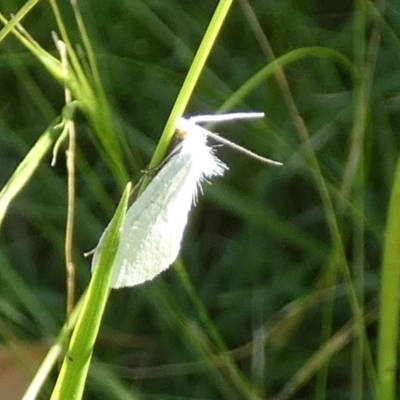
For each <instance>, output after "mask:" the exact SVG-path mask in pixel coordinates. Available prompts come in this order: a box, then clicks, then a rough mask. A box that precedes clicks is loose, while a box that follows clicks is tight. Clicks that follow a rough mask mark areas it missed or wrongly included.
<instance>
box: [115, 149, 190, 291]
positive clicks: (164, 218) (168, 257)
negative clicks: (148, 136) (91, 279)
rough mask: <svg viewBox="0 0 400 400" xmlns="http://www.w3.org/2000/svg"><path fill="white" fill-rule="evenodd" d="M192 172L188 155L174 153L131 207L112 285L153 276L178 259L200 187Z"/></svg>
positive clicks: (116, 286) (123, 284)
mask: <svg viewBox="0 0 400 400" xmlns="http://www.w3.org/2000/svg"><path fill="white" fill-rule="evenodd" d="M192 175H193V171H192V168H191V163H190V160H187V156H186V155H185V156H184V155H181V154H178V155H176V156H174V157H173V158H172V159H171V160H170V161H169V162H168V163H167V164H166V165H165V166H164V167H163V168H162V169H161V170H160V172H159V173H158V174H157V175H156V176H155V178H154V179H153V180H152V181H151V182H150V184H149V186H148V187H147V188H146V190H145V191H144V192H143V194H142V195H141V196H140V197H139V198H138V200H137V201H136V202H135V203H134V204H133V205H132V206H131V208H130V209H129V210H128V212H127V215H126V219H125V222H124V224H123V226H122V229H121V236H120V244H119V247H118V250H117V254H116V256H115V260H114V267H113V275H112V281H111V287H112V288H121V287H125V286H135V285H138V284H140V283H143V282H145V281H147V280H151V279H153V278H154V277H156V276H157V275H159V274H160V273H161V272H162V271H164V270H166V269H167V268H168V267H169V266H170V265H171V264H172V263H173V262H174V261H175V259H176V257H177V256H178V253H179V250H180V246H181V241H182V236H183V231H184V229H185V226H186V223H187V219H188V213H189V211H190V208H191V206H192V201H193V196H194V193H195V191H196V185H197V180H196V177H192ZM193 179H195V180H194V181H193Z"/></svg>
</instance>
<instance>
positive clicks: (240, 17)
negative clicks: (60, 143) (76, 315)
mask: <svg viewBox="0 0 400 400" xmlns="http://www.w3.org/2000/svg"><path fill="white" fill-rule="evenodd" d="M81 3H82V4H81ZM239 3H240V4H239ZM0 4H1V5H0V12H1V14H2V15H3V16H4V17H3V19H2V21H4V18H7V19H10V18H9V15H10V13H14V14H15V17H13V21H14V22H17V21H21V18H22V15H23V14H24V13H25V12H27V14H26V15H25V16H24V18H23V20H22V23H23V26H24V28H25V29H26V30H27V31H28V32H29V33H30V35H31V36H32V37H33V38H34V39H35V41H36V42H37V43H38V44H40V47H38V46H34V48H31V49H30V50H29V49H27V48H26V47H24V46H22V44H21V43H22V42H21V38H20V39H18V37H15V35H14V34H13V33H10V32H11V31H10V30H9V29H11V28H10V27H11V25H7V28H3V29H2V31H1V32H0V60H1V63H0V82H1V84H0V132H1V134H0V141H1V142H0V186H1V188H2V191H1V193H2V194H3V193H4V191H6V190H8V189H7V188H10V187H11V188H12V190H11V191H10V192H8V193H11V194H12V196H11V197H9V198H7V199H6V200H7V202H6V203H7V208H4V209H3V208H2V209H1V210H3V211H4V212H5V214H4V219H3V221H2V226H1V231H0V233H1V234H0V257H1V269H0V285H1V289H0V293H1V302H0V313H1V314H0V315H1V319H2V323H3V325H4V324H6V325H7V327H8V330H11V332H13V334H14V335H15V338H16V339H19V340H21V339H22V340H26V341H31V340H36V339H41V340H44V341H47V340H50V341H53V340H54V338H55V337H56V336H57V334H58V331H59V329H61V326H62V324H63V323H64V321H65V306H64V303H65V299H66V293H65V278H64V277H65V268H64V248H63V246H64V231H65V218H66V204H67V201H66V199H67V191H66V179H67V172H66V169H65V166H64V164H65V159H64V156H63V153H64V151H65V147H62V149H61V150H60V152H59V156H58V162H57V165H56V167H55V168H51V167H50V165H49V164H50V160H51V148H50V146H49V144H48V142H46V143H47V144H46V147H42V146H39V147H38V145H37V143H41V142H40V140H43V139H40V138H41V137H42V138H45V137H46V136H45V135H47V134H48V132H49V131H48V128H49V126H53V125H54V123H53V122H54V121H55V120H56V119H57V121H60V119H61V118H62V116H63V114H62V110H63V107H64V96H63V91H64V89H63V85H62V83H63V81H62V78H61V77H62V74H61V72H60V71H61V65H60V63H59V61H58V60H57V59H58V53H57V51H56V48H55V45H54V43H53V41H52V39H51V31H52V30H56V31H57V33H58V35H59V36H60V38H62V39H63V40H64V41H66V42H67V43H69V51H71V52H72V54H74V57H75V58H74V59H72V60H71V65H72V71H71V80H73V83H72V84H71V85H70V87H71V90H72V92H73V96H74V98H75V99H77V100H79V101H80V107H81V108H80V109H81V111H80V112H78V113H77V114H76V116H75V118H74V120H75V123H76V129H77V153H76V171H77V198H76V207H75V221H76V222H75V229H74V248H73V256H74V262H75V264H76V269H77V290H78V293H79V294H81V293H82V292H83V291H84V290H85V288H86V287H87V285H88V282H89V278H90V276H89V264H90V262H89V261H88V260H87V259H85V258H83V257H82V254H83V252H85V251H88V250H90V249H91V248H93V247H94V246H95V244H96V243H97V240H98V238H99V236H100V234H101V232H102V230H103V229H104V227H105V226H106V224H107V223H108V221H109V220H110V218H111V216H112V213H113V211H114V209H115V205H116V204H117V202H118V199H119V198H120V195H121V191H122V188H123V186H124V184H125V183H126V181H127V180H128V179H129V180H132V181H133V182H137V181H138V180H139V178H140V176H141V170H142V169H144V168H146V166H147V165H148V164H149V162H150V160H151V157H152V155H153V152H154V150H155V147H156V144H157V142H158V140H159V138H160V135H161V132H162V129H163V127H164V125H165V123H166V121H167V119H168V116H169V115H170V112H171V108H172V105H173V103H174V101H175V99H176V96H177V94H178V92H179V90H180V88H181V86H182V83H183V81H184V79H185V77H186V73H187V70H188V67H189V65H190V63H191V61H192V58H193V55H194V54H195V53H196V51H197V48H198V45H199V43H200V41H201V39H202V37H203V35H204V32H205V30H206V28H207V25H208V23H209V20H210V18H211V16H212V14H213V11H214V9H215V6H216V4H215V2H211V1H206V2H198V3H196V2H157V1H146V2H141V1H136V2H124V1H117V2H112V3H110V2H93V1H86V2H80V3H79V5H80V8H81V12H82V16H83V22H84V25H85V27H86V28H85V29H87V32H86V31H85V30H84V29H83V27H82V24H81V25H80V26H78V25H77V23H76V16H74V13H73V11H72V10H71V8H70V7H69V5H68V3H60V5H59V6H60V7H61V11H60V14H59V17H60V18H61V17H62V19H63V20H64V24H65V27H66V28H65V32H62V31H59V28H57V23H56V20H55V18H54V15H55V13H54V10H55V8H54V5H55V4H56V3H54V2H51V3H47V2H39V3H37V4H36V2H28V3H26V6H25V8H24V10H23V12H21V13H18V10H19V7H20V5H18V4H17V3H16V2H12V1H7V2H6V1H2V2H1V3H0ZM49 4H53V8H51V7H50V6H49ZM355 5H356V7H355V8H354V9H353V7H352V5H351V4H349V3H348V2H344V1H339V2H335V3H326V2H325V3H321V2H318V1H316V0H311V1H309V2H291V1H288V0H285V1H278V0H273V1H268V2H265V1H258V0H256V1H253V2H251V3H247V2H246V1H245V0H242V1H240V2H238V3H234V4H233V6H232V7H231V10H230V12H229V15H228V19H227V20H226V22H225V24H224V26H223V27H222V31H221V34H220V36H219V38H218V41H217V43H216V46H215V47H214V48H213V51H212V53H211V58H210V59H209V61H208V62H207V65H206V68H205V69H204V70H203V72H202V75H201V77H200V82H199V83H198V85H197V86H196V88H195V91H194V95H193V96H192V97H191V99H190V103H189V107H188V108H187V110H186V113H187V114H190V113H203V112H204V113H206V112H207V113H209V112H214V111H216V110H219V109H230V108H233V109H240V110H242V109H243V110H259V111H265V112H266V114H267V118H266V120H265V121H258V122H255V123H251V124H235V126H233V125H226V126H225V125H224V126H218V129H219V131H220V132H221V133H222V134H224V135H229V136H230V138H232V139H233V140H234V141H236V142H240V143H241V144H243V145H245V146H247V147H249V148H250V149H252V150H256V151H257V152H258V153H260V154H262V155H266V156H268V157H273V158H275V159H278V160H280V161H284V162H285V166H284V167H283V168H281V169H275V168H268V167H267V168H266V167H265V166H263V165H258V164H257V163H254V161H252V160H248V159H246V158H243V157H242V156H240V155H237V154H234V153H232V152H231V151H229V150H227V149H219V150H218V153H219V155H220V157H221V158H222V159H223V160H224V161H225V162H227V163H228V164H229V165H230V171H229V173H228V174H227V175H226V177H225V178H224V179H221V180H216V181H215V182H213V185H212V186H209V185H207V187H205V195H204V196H203V197H202V198H201V199H200V201H199V203H198V205H197V207H196V208H195V210H194V211H193V212H192V215H191V218H190V223H189V226H188V229H187V231H186V235H185V239H184V243H183V249H182V252H181V256H182V257H181V260H180V261H179V262H177V265H176V266H175V267H174V268H171V270H170V271H168V272H166V273H164V274H162V275H161V276H160V277H159V278H157V279H156V280H155V281H154V282H151V283H147V284H145V285H143V286H141V287H138V288H133V289H126V290H120V291H114V292H112V294H111V296H110V299H109V301H108V305H107V309H106V314H105V317H104V320H103V324H102V327H101V331H100V337H99V338H98V342H97V344H96V346H95V357H94V361H93V364H92V368H91V374H90V376H89V381H88V385H87V389H86V394H85V398H93V399H95V398H121V399H122V398H128V397H127V396H128V393H131V397H132V398H149V399H150V398H162V399H167V398H171V399H172V398H207V399H214V398H215V399H220V398H229V399H231V398H274V399H286V398H295V399H302V398H304V399H306V398H316V399H329V398H343V399H346V398H349V399H374V398H379V399H382V398H384V399H385V400H386V398H388V399H389V398H390V397H382V396H383V394H382V393H386V394H385V396H392V397H391V398H397V397H398V396H400V394H399V393H396V392H395V391H394V390H395V386H394V385H393V378H394V377H395V376H396V375H395V373H396V365H395V364H393V363H394V362H395V361H396V357H395V356H396V354H395V351H396V348H398V344H397V338H398V327H397V325H398V324H396V323H395V324H391V325H390V324H387V323H386V322H385V321H394V320H393V318H395V316H396V312H397V311H396V310H397V307H398V301H399V300H398V298H397V297H398V290H397V289H398V284H399V282H398V276H397V275H396V273H397V272H398V271H399V268H400V266H399V260H398V258H397V257H396V256H393V254H394V255H395V254H396V250H397V248H396V244H397V243H399V240H400V238H397V234H398V233H397V230H396V227H398V226H399V224H400V222H399V221H397V220H396V219H397V217H396V215H397V214H396V211H395V210H396V209H397V207H398V206H397V203H398V200H397V196H396V195H395V194H393V195H392V203H391V209H392V210H394V211H392V214H391V215H393V217H391V219H390V220H389V222H388V225H386V218H387V217H386V213H387V210H388V208H389V199H390V197H391V192H392V186H393V185H394V183H393V180H394V176H395V169H396V163H397V159H398V149H399V135H398V131H399V126H398V125H399V122H400V120H399V117H398V116H399V88H400V74H399V69H398V68H397V65H398V64H399V55H400V52H399V50H398V49H399V48H400V47H399V43H400V41H399V36H400V31H399V28H398V26H399V24H398V23H397V22H398V16H399V15H400V14H399V13H400V7H399V4H398V3H397V2H394V1H388V2H381V3H377V5H373V4H371V3H367V2H363V1H361V0H360V1H358V2H356V3H355ZM30 7H32V8H30ZM14 32H15V31H14ZM20 35H21V34H20ZM22 40H23V39H22ZM76 44H79V45H78V46H77V45H76ZM313 48H314V50H312V49H313ZM82 49H84V50H82ZM318 49H321V50H318ZM313 51H315V52H317V54H319V55H320V57H318V58H317V57H312V56H313ZM83 54H86V56H83ZM300 54H301V55H302V56H301V57H300ZM329 54H331V55H335V56H334V57H335V58H336V59H337V60H339V59H341V60H345V61H343V62H339V63H337V62H334V61H333V60H332V59H331V58H330V57H329ZM274 59H275V60H276V61H274ZM291 60H293V61H291ZM288 61H290V62H288ZM281 67H283V69H280V68H281ZM97 68H98V71H97ZM49 70H50V71H49ZM349 71H355V72H350V73H349ZM49 72H50V74H49ZM354 77H356V78H355V79H354ZM85 80H86V81H85ZM249 82H250V83H254V85H253V84H249ZM103 87H104V90H103V89H102V88H103ZM249 89H250V90H249ZM46 132H47V133H46ZM53 140H54V139H53ZM35 144H36V146H35ZM38 148H39V149H40V153H35V151H36V150H37V149H38ZM29 151H31V153H29ZM29 154H30V155H29ZM32 155H34V157H33V159H32V158H30V156H32ZM40 158H41V160H40ZM23 160H24V161H23ZM35 161H37V164H35ZM21 162H23V163H22V164H21ZM18 166H20V168H21V167H25V169H24V171H25V174H24V175H22V174H21V173H20V172H19V170H18V169H17V168H18ZM26 166H27V168H26ZM13 174H14V175H13ZM15 174H16V175H15ZM16 176H17V178H19V179H22V178H23V180H18V179H17V180H15V177H16ZM394 193H395V192H394ZM0 198H1V200H2V201H5V200H4V197H2V196H0ZM0 204H3V203H1V202H0ZM1 210H0V211H1ZM389 223H390V224H392V226H393V228H390V227H389V228H388V230H387V231H386V230H385V229H386V228H385V226H389ZM388 235H389V236H388ZM384 240H385V254H386V261H385V264H384V266H385V268H389V269H387V270H386V271H391V272H392V274H390V275H386V284H385V280H382V284H380V267H381V265H382V258H383V256H382V249H383V247H384ZM390 251H392V252H393V253H390ZM391 254H392V255H391ZM387 260H389V261H387ZM177 272H178V273H177ZM387 276H388V277H389V278H387ZM384 278H385V277H384ZM388 284H391V285H390V287H388V286H387V285H388ZM379 298H380V299H381V301H382V302H381V305H380V309H379V313H378V311H377V308H376V303H377V299H379ZM378 320H380V326H379V329H378ZM57 327H58V328H57ZM378 333H379V334H378ZM9 340H10V338H9V337H7V338H3V341H4V342H7V341H9ZM379 340H380V342H379V343H380V344H379V357H378V359H379V364H378V363H377V362H375V360H376V357H377V352H378V345H377V343H378V341H379ZM375 365H378V366H379V371H377V369H376V368H377V367H375ZM390 368H391V369H390ZM377 372H379V373H377ZM56 375H57V373H54V374H53V375H51V376H49V377H48V379H47V390H48V389H49V388H51V386H52V384H54V378H55V376H56ZM394 382H395V380H394ZM239 388H240V389H239ZM48 393H49V392H48V391H47V392H46V391H44V392H43V394H42V398H48ZM387 393H389V394H387Z"/></svg>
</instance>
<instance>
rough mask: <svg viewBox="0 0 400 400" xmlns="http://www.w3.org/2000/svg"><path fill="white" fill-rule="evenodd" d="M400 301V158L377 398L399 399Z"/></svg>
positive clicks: (387, 252) (389, 226)
mask: <svg viewBox="0 0 400 400" xmlns="http://www.w3.org/2000/svg"><path fill="white" fill-rule="evenodd" d="M399 300H400V157H399V159H398V162H397V168H396V173H395V178H394V181H393V188H392V194H391V196H390V202H389V210H388V214H387V223H386V231H385V243H384V250H383V264H382V275H381V292H380V310H381V311H380V320H379V340H378V396H377V398H378V399H385V400H395V399H396V387H397V384H396V375H397V351H398V348H397V346H398V341H399Z"/></svg>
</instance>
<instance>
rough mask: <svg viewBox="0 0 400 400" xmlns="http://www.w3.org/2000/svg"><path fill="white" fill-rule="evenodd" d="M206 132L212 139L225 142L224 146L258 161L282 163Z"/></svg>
mask: <svg viewBox="0 0 400 400" xmlns="http://www.w3.org/2000/svg"><path fill="white" fill-rule="evenodd" d="M206 134H207V136H209V137H210V138H212V139H214V140H215V141H217V142H220V143H222V144H225V145H226V146H228V147H231V148H232V149H234V150H236V151H238V152H239V153H242V154H245V155H246V156H249V157H251V158H254V159H256V160H258V161H261V162H262V163H265V164H271V165H279V166H280V165H283V163H281V162H279V161H275V160H271V159H270V158H265V157H262V156H259V155H258V154H256V153H253V152H252V151H251V150H248V149H246V148H244V147H242V146H239V145H238V144H236V143H233V142H231V141H230V140H228V139H225V138H223V137H221V136H219V135H217V134H216V133H213V132H210V131H207V133H206Z"/></svg>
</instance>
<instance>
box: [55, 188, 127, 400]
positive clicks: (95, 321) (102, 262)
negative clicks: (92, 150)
mask: <svg viewBox="0 0 400 400" xmlns="http://www.w3.org/2000/svg"><path fill="white" fill-rule="evenodd" d="M130 192H131V184H130V183H128V185H127V186H126V188H125V191H124V194H123V196H122V198H121V201H120V203H119V205H118V208H117V210H116V212H115V214H114V217H113V219H112V220H111V222H110V225H109V227H108V228H107V233H106V234H105V236H104V240H103V243H102V246H103V249H102V251H101V252H100V257H99V261H98V266H97V268H96V271H95V273H94V274H93V277H92V280H91V281H90V284H89V288H88V291H87V294H86V296H85V300H84V304H83V307H82V312H81V314H80V315H79V318H78V321H77V324H76V327H75V330H74V332H73V334H72V338H71V342H70V345H69V349H68V351H67V354H66V356H65V358H64V362H63V365H62V367H61V371H60V374H59V376H58V379H57V383H56V386H55V388H54V391H53V394H52V396H51V399H52V400H60V399H70V400H74V399H80V398H81V397H82V393H83V390H84V386H85V382H86V377H87V373H88V370H89V365H90V360H91V357H92V351H93V346H94V343H95V341H96V338H97V334H98V331H99V328H100V323H101V319H102V317H103V313H104V309H105V306H106V304H107V299H108V295H109V293H110V280H111V273H112V264H113V261H114V257H115V253H116V251H117V248H118V242H119V228H120V226H121V225H122V223H123V221H124V218H125V211H126V207H127V204H128V199H129V195H130Z"/></svg>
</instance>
